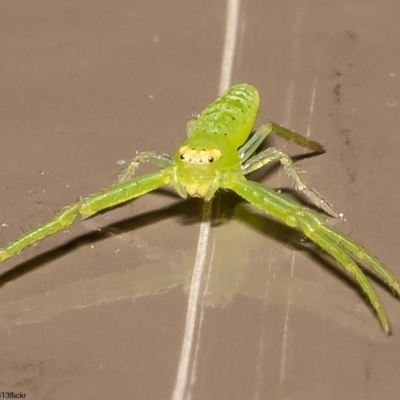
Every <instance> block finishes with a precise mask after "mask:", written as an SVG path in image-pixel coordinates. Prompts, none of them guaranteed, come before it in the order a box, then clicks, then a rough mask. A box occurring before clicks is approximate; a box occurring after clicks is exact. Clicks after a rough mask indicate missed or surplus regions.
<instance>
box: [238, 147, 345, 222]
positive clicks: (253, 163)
mask: <svg viewBox="0 0 400 400" xmlns="http://www.w3.org/2000/svg"><path fill="white" fill-rule="evenodd" d="M275 160H279V161H280V163H281V164H282V165H283V167H284V168H285V171H286V173H287V174H288V175H289V176H290V177H291V178H292V179H293V180H294V182H295V185H296V190H298V191H299V192H301V193H304V195H305V196H307V197H308V198H309V199H310V200H311V201H312V202H313V203H314V204H315V205H316V206H317V207H319V208H321V209H322V210H324V211H325V212H326V213H327V214H328V215H330V216H332V217H335V218H338V217H339V214H338V213H337V212H336V210H335V209H334V208H333V206H332V204H330V203H329V202H328V201H326V200H325V199H324V198H323V197H322V196H321V195H320V194H319V193H318V192H317V191H316V190H315V189H313V188H312V187H310V186H308V185H307V183H306V182H305V180H304V179H303V177H302V176H301V175H300V174H299V172H298V170H297V168H296V166H295V164H294V162H293V160H292V159H291V158H290V157H289V156H288V155H287V154H285V153H284V152H282V151H281V150H279V149H277V148H275V147H270V148H268V149H266V150H264V151H262V152H261V153H259V154H257V155H255V156H254V157H252V158H250V159H249V160H248V161H247V162H246V163H245V164H243V166H242V169H243V172H244V174H245V175H247V174H249V173H250V172H253V171H255V170H257V169H259V168H261V167H263V166H264V165H266V164H268V163H269V162H271V161H275Z"/></svg>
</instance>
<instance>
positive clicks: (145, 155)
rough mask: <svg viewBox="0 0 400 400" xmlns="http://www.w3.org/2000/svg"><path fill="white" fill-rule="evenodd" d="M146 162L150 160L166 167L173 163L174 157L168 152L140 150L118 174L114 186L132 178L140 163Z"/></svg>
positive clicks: (161, 166) (158, 165)
mask: <svg viewBox="0 0 400 400" xmlns="http://www.w3.org/2000/svg"><path fill="white" fill-rule="evenodd" d="M145 162H149V163H151V164H153V165H156V166H157V167H160V168H166V167H170V166H171V165H172V158H171V157H170V156H169V155H168V154H165V153H157V152H155V151H143V152H140V153H138V154H137V155H136V157H134V158H132V160H131V161H130V163H129V164H128V166H127V167H126V168H125V169H124V170H123V171H122V172H121V173H120V174H119V175H118V177H117V181H116V182H115V183H114V186H115V185H118V184H120V183H124V182H127V181H129V180H130V179H132V177H133V175H135V172H136V170H137V168H139V165H140V164H142V163H145Z"/></svg>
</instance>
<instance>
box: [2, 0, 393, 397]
mask: <svg viewBox="0 0 400 400" xmlns="http://www.w3.org/2000/svg"><path fill="white" fill-rule="evenodd" d="M399 7H400V6H399V4H398V2H396V1H369V2H365V1H351V2H349V1H340V0H339V1H336V2H331V1H319V2H313V1H311V0H300V1H299V0H298V1H294V0H293V1H265V0H251V1H250V0H249V1H242V2H241V6H240V14H239V31H238V42H237V48H236V52H235V57H234V65H233V74H232V82H249V83H252V84H254V85H255V86H257V88H258V89H259V91H260V93H261V96H262V106H261V111H260V115H259V119H258V124H260V123H262V122H265V121H267V120H273V121H276V122H278V123H281V124H284V125H286V126H288V127H290V128H292V129H294V130H296V131H298V132H300V133H304V134H309V135H310V136H312V138H313V139H315V140H318V141H320V142H321V143H323V144H324V145H325V147H326V149H327V153H326V154H325V155H323V156H319V157H314V158H311V159H307V160H303V161H301V162H300V163H299V164H298V165H299V166H300V168H301V169H302V170H306V171H307V172H306V175H305V176H306V179H307V181H308V182H309V183H310V184H311V185H312V186H313V187H315V188H317V189H318V191H319V192H320V193H323V194H324V196H326V197H327V198H328V199H329V200H330V201H331V202H332V203H333V204H334V205H335V206H336V207H337V208H338V209H339V211H341V212H343V213H344V214H345V219H342V220H338V221H331V222H332V223H333V224H334V225H335V226H337V227H338V228H339V229H341V230H343V231H345V232H347V233H350V234H351V235H352V236H353V237H354V238H356V239H357V240H359V241H360V242H361V243H363V244H364V245H365V246H366V247H367V248H368V249H370V250H371V251H372V252H374V254H376V255H378V256H379V257H380V258H381V259H382V260H383V261H384V262H385V263H386V264H387V265H388V266H389V267H390V268H391V269H392V270H393V272H395V273H396V274H397V276H400V266H399V259H400V247H399V246H398V232H399V225H400V217H399V215H400V212H399V211H400V194H399V190H398V184H397V183H396V182H397V181H396V179H397V178H396V176H397V177H398V176H399V175H400V163H399V161H398V158H399V154H400V140H399V129H400V128H399V127H400V113H399V107H400V92H399V74H400V56H399V46H400V32H399V24H398V21H399V18H400V8H399ZM226 9H227V3H226V2H224V1H215V0H213V1H212V0H205V1H204V0H203V1H183V0H180V1H179V0H175V1H170V2H165V1H160V0H153V1H148V0H147V1H145V0H136V1H127V0H119V1H118V0H117V1H115V0H113V1H111V0H105V1H101V2H99V1H93V0H88V1H77V0H76V1H49V0H45V1H39V2H31V1H27V0H20V1H18V2H15V1H9V0H6V1H2V2H1V4H0V51H1V60H0V69H1V75H0V93H1V96H0V116H1V117H0V183H1V184H0V199H1V210H0V223H1V224H2V226H1V227H0V239H1V243H6V242H7V241H8V240H11V239H12V238H14V237H16V236H17V235H18V234H19V233H20V232H21V228H22V229H28V228H29V227H30V226H34V225H35V224H37V223H39V222H41V221H43V220H45V219H46V218H49V217H51V216H52V215H54V212H55V211H56V210H58V209H60V208H62V207H63V206H65V205H67V204H70V203H72V202H74V201H76V199H77V198H78V197H79V196H85V195H88V194H90V193H93V192H96V191H97V190H99V189H101V188H104V187H108V186H110V185H111V184H112V182H113V180H114V179H115V177H116V175H117V174H118V173H119V171H120V170H121V168H122V167H121V165H119V162H118V161H120V160H129V159H130V158H131V157H133V156H134V154H135V151H136V150H157V151H162V152H167V153H170V154H173V153H174V152H175V151H176V149H177V148H178V146H179V145H180V143H181V142H182V141H183V139H184V135H185V123H186V120H187V119H188V118H189V117H190V115H192V114H193V113H194V112H198V111H201V109H202V108H203V107H204V106H205V105H206V104H208V103H209V102H210V101H211V100H213V99H214V98H215V97H216V96H217V94H218V87H219V82H220V76H221V62H222V52H223V47H224V34H225V33H224V31H225V19H226ZM268 143H269V144H271V143H276V144H277V145H279V146H281V147H282V148H284V149H285V151H287V152H288V153H290V154H292V155H296V154H302V153H303V150H302V149H298V148H296V147H294V146H291V145H286V143H284V142H283V141H280V140H275V139H271V140H270V141H269V142H268ZM145 170H146V168H144V169H143V170H142V171H145ZM253 178H254V179H257V180H260V181H264V182H265V183H267V184H268V185H270V186H272V187H275V188H289V187H291V182H290V181H289V179H287V177H286V176H285V174H284V172H283V171H282V170H281V169H276V168H272V169H268V170H267V173H259V174H256V175H255V176H254V177H253ZM220 201H221V203H220V204H221V205H223V209H224V213H225V214H227V215H230V217H231V218H230V219H229V221H228V220H223V221H222V222H221V223H220V224H219V225H218V226H216V227H214V228H213V230H212V233H211V238H210V245H209V247H210V249H211V248H212V247H213V249H214V250H213V251H214V253H213V257H212V270H211V273H210V276H209V280H208V284H209V286H208V288H207V293H206V294H205V295H204V297H203V298H202V307H203V308H202V313H203V314H202V315H203V323H202V325H201V327H200V330H199V332H200V333H199V336H198V337H197V341H196V345H198V349H197V353H195V354H194V355H193V359H192V361H193V368H194V369H193V371H192V374H191V375H190V376H191V377H192V378H191V379H192V383H191V385H188V388H187V391H186V392H185V393H184V395H183V396H182V397H180V398H189V397H190V396H191V398H192V399H231V400H232V399H265V398H269V399H307V400H311V399H321V398H323V399H325V400H329V399H378V398H385V399H397V398H398V396H399V394H398V393H399V391H400V380H399V378H398V360H399V356H400V317H399V310H400V308H399V304H398V302H397V301H396V300H395V299H394V298H393V297H392V296H391V294H390V292H389V291H388V290H386V289H384V288H382V287H380V288H379V285H375V286H378V292H379V294H380V296H381V298H382V300H383V302H384V305H385V307H386V309H387V311H388V313H389V315H390V318H391V321H392V324H393V327H394V333H395V335H394V337H392V338H390V339H387V338H385V336H384V334H383V333H382V331H381V329H380V327H379V324H378V322H377V320H376V318H375V317H374V315H373V313H372V311H371V309H370V308H369V307H368V304H367V302H366V301H365V300H364V298H363V296H361V295H360V293H359V291H358V290H357V289H356V288H355V287H354V286H353V285H352V283H351V281H349V280H348V279H346V277H345V276H344V275H343V274H341V272H340V267H338V266H337V265H335V264H334V263H329V262H326V260H324V258H323V257H321V256H320V253H319V252H318V251H315V249H314V250H313V248H312V247H309V246H306V247H305V246H304V243H302V241H301V235H298V234H296V233H293V232H292V231H291V230H289V229H285V228H284V227H282V226H280V225H279V224H276V223H274V222H272V221H271V220H269V219H267V218H265V216H263V215H262V214H260V213H258V212H257V211H254V210H253V209H252V208H251V207H248V206H246V205H245V204H243V203H238V201H237V198H236V197H235V196H230V195H224V196H221V198H220ZM200 213H201V208H200V203H199V202H198V201H196V200H189V201H182V200H180V199H178V198H177V197H175V196H173V195H171V194H170V192H168V191H159V192H156V193H153V194H150V195H148V196H146V197H144V198H142V199H139V200H137V201H135V202H133V203H130V204H129V205H127V206H125V207H122V208H118V209H116V210H114V211H112V212H110V213H107V214H102V215H100V216H98V217H96V218H93V219H90V220H87V221H83V222H80V223H77V224H75V225H73V226H72V227H71V228H70V229H68V230H67V231H66V232H64V233H59V234H58V235H55V236H54V237H51V238H48V239H47V240H46V241H44V242H42V243H40V244H39V245H38V246H35V248H33V249H29V250H27V251H26V252H24V253H23V254H22V255H21V256H18V257H15V258H14V259H11V260H10V261H8V262H7V263H5V264H4V265H2V273H3V274H2V276H1V281H0V283H1V290H0V343H1V345H0V391H16V392H19V391H22V392H23V393H26V394H27V398H28V399H41V400H43V399H109V398H115V399H116V398H121V399H122V398H130V399H170V398H172V393H174V387H175V379H176V376H177V370H178V364H179V357H180V351H181V346H182V337H183V331H184V325H185V316H186V309H187V292H188V285H189V282H190V276H191V271H192V269H193V263H194V258H195V254H196V246H197V240H198V235H199V223H200V220H199V216H200ZM100 229H101V230H100ZM307 248H309V250H307ZM209 253H210V254H211V250H210V251H209ZM209 260H211V255H209ZM175 399H178V397H176V392H175Z"/></svg>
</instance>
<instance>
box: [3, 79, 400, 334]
mask: <svg viewBox="0 0 400 400" xmlns="http://www.w3.org/2000/svg"><path fill="white" fill-rule="evenodd" d="M259 105H260V97H259V94H258V91H257V89H255V88H254V87H253V86H251V85H249V84H245V83H242V84H237V85H234V86H232V87H231V88H230V89H229V90H228V91H227V92H226V93H224V94H223V95H222V96H221V97H219V98H217V99H216V100H215V101H214V102H212V103H211V104H210V105H208V106H207V107H206V108H205V109H204V111H203V112H202V113H201V114H200V115H199V116H198V117H196V118H193V119H191V120H189V122H188V124H187V139H186V141H185V142H184V143H183V145H182V146H181V147H180V148H179V150H178V152H177V153H176V154H175V156H174V157H173V158H171V157H170V156H168V155H167V154H163V153H156V152H152V151H149V152H142V153H138V154H137V156H136V157H135V158H133V159H132V161H131V162H130V164H129V165H128V167H127V168H126V169H125V170H124V171H123V172H122V173H121V174H120V175H119V177H118V180H117V182H116V184H115V185H114V186H112V187H110V188H108V189H104V190H102V191H100V192H98V193H95V194H92V195H90V196H88V197H86V198H83V199H81V200H80V201H79V202H77V203H75V204H72V205H69V206H67V207H65V208H63V209H62V210H61V211H60V212H59V213H58V214H56V215H55V216H54V217H53V218H51V219H49V220H48V221H46V222H43V223H42V224H40V225H38V226H37V227H35V228H33V229H31V230H29V231H27V232H26V233H24V234H22V235H21V236H20V237H18V238H17V239H15V240H13V241H11V242H10V243H8V244H7V245H6V246H4V247H3V248H2V249H0V262H2V261H4V260H6V259H8V258H9V257H11V256H13V255H14V254H16V253H19V252H21V251H22V250H23V249H25V248H26V247H28V246H30V245H32V244H34V243H36V242H38V241H40V240H42V239H44V238H45V237H47V236H50V235H52V234H54V233H56V232H58V231H60V230H62V229H64V228H66V227H67V226H69V225H70V224H72V222H73V221H74V220H75V219H76V218H77V217H78V216H81V217H83V218H87V217H90V216H92V215H94V214H96V213H97V212H99V211H102V210H104V209H107V208H111V207H114V206H116V205H118V204H121V203H124V202H127V201H129V200H132V199H134V198H136V197H139V196H143V195H144V194H146V193H149V192H151V191H153V190H155V189H158V188H159V187H160V186H162V185H172V186H173V187H174V188H175V190H176V191H177V192H178V194H179V195H180V196H181V197H183V198H187V197H188V196H190V197H201V198H204V199H205V201H210V200H211V199H212V198H213V196H214V194H215V192H216V191H217V190H218V189H229V190H233V191H234V192H236V193H237V194H238V195H239V196H241V197H243V198H244V199H245V200H247V201H248V202H249V203H251V204H252V205H254V206H256V207H258V208H260V209H261V210H263V211H265V212H266V213H267V214H268V215H271V216H273V217H275V218H277V219H278V220H280V221H282V222H283V223H285V224H286V225H288V226H290V227H293V228H298V229H300V230H301V231H302V232H303V233H304V234H305V235H306V236H307V237H308V238H309V239H310V240H312V241H313V242H314V243H315V244H317V245H318V246H319V247H321V248H322V249H323V250H325V251H326V252H327V253H328V254H330V255H331V256H332V257H333V258H334V259H335V260H336V261H337V262H339V264H341V265H342V267H343V268H344V269H345V270H346V271H347V272H348V273H350V275H352V276H353V278H354V279H355V280H356V282H357V283H358V285H359V286H360V287H361V289H362V290H363V291H364V292H365V294H366V296H367V297H368V299H369V301H370V302H371V304H372V306H373V308H374V309H375V311H376V314H377V316H378V318H379V321H380V323H381V326H382V329H383V330H384V332H385V333H386V335H388V336H389V335H390V334H391V330H390V325H389V321H388V317H387V315H386V312H385V310H384V308H383V306H382V304H381V301H380V300H379V298H378V295H377V293H376V292H375V290H374V288H373V287H372V285H371V283H370V282H369V280H368V279H367V277H366V276H365V274H364V273H363V271H362V269H361V268H360V267H359V266H358V262H363V263H365V264H366V265H368V266H369V267H370V268H371V269H372V270H373V271H374V272H375V273H376V274H377V275H378V276H379V277H381V278H382V279H383V280H384V281H385V282H386V283H387V285H388V286H390V287H391V288H392V289H393V290H394V291H395V292H396V294H397V295H399V296H400V283H399V281H398V280H397V279H396V277H395V276H394V275H393V274H392V273H391V272H390V271H389V270H388V269H387V267H386V266H385V265H384V264H382V262H380V261H379V260H378V259H377V258H376V257H375V256H374V255H372V254H371V253H370V252H368V251H367V250H366V249H365V248H364V247H363V246H362V245H361V244H359V243H358V242H356V241H355V240H353V239H351V238H350V237H349V236H347V235H345V234H343V233H341V232H340V231H338V230H337V229H335V228H333V227H331V226H329V225H328V224H327V223H326V222H325V220H324V219H323V218H322V217H321V216H320V215H319V214H317V213H316V212H314V211H312V210H310V209H308V208H306V207H304V206H302V205H300V204H298V203H297V202H295V201H294V200H292V199H291V198H289V197H286V196H284V195H282V194H280V193H278V192H276V191H275V190H273V189H270V188H268V187H265V186H262V185H261V184H259V183H257V182H254V181H249V180H247V179H246V175H247V174H249V173H250V172H253V171H255V170H257V169H259V168H261V167H263V166H264V165H266V164H268V163H269V162H271V161H274V160H279V161H280V162H281V164H282V165H283V167H284V168H285V170H286V172H287V173H288V174H289V176H290V177H291V178H292V179H293V180H294V182H295V185H296V189H297V190H299V191H300V192H302V193H303V194H304V195H306V196H307V197H308V198H309V199H310V200H311V201H312V202H313V203H314V204H315V205H316V206H318V207H319V208H321V209H322V210H323V211H325V212H326V213H327V214H328V215H330V216H332V217H336V218H337V217H339V214H338V213H337V212H336V211H335V210H334V208H333V207H332V205H331V204H329V203H328V202H327V201H326V200H324V199H323V198H322V196H321V195H320V194H319V193H318V192H317V191H316V190H314V189H312V188H310V187H309V186H308V185H307V184H306V183H305V181H304V180H303V178H302V177H301V176H300V174H299V173H298V171H297V169H296V167H295V165H294V163H293V161H292V159H291V158H290V157H289V156H288V155H286V154H285V153H283V152H282V151H280V150H279V149H277V148H275V147H270V148H268V149H266V150H264V151H261V152H259V153H257V154H256V150H257V148H258V147H259V146H260V144H261V143H262V142H263V140H264V139H265V138H266V137H267V136H268V135H269V134H270V133H272V132H274V133H276V134H278V135H279V136H281V137H283V138H285V139H287V140H291V141H293V142H295V143H296V144H298V145H300V146H302V147H305V148H309V149H311V150H313V151H315V152H318V153H323V152H324V149H323V147H322V146H321V145H320V144H319V143H317V142H314V141H310V140H308V139H307V138H305V137H303V136H301V135H299V134H297V133H295V132H292V131H290V130H288V129H286V128H283V127H281V126H279V125H277V124H275V123H273V122H269V123H267V124H264V125H262V126H261V127H260V128H258V130H257V131H256V132H255V133H254V134H253V135H251V131H252V128H253V125H254V122H255V119H256V116H257V113H258V109H259ZM143 162H150V163H152V164H155V165H156V166H158V167H160V168H161V169H160V170H158V171H156V172H152V173H148V174H145V175H142V176H139V177H133V176H134V173H135V170H136V168H137V167H138V166H139V164H140V163H143Z"/></svg>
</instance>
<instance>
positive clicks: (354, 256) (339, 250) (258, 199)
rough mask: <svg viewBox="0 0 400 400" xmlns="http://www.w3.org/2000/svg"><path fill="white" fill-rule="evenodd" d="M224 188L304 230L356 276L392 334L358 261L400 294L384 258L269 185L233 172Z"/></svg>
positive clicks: (386, 328) (399, 286)
mask: <svg viewBox="0 0 400 400" xmlns="http://www.w3.org/2000/svg"><path fill="white" fill-rule="evenodd" d="M221 187H222V188H224V189H230V190H233V191H234V192H236V193H237V194H238V195H239V196H241V197H243V198H244V199H245V200H247V201H248V202H250V203H251V204H253V205H254V206H256V207H258V208H260V209H261V210H263V211H265V212H266V213H267V214H269V215H271V216H273V217H275V218H277V219H279V220H281V221H282V222H284V223H285V224H287V225H289V226H291V227H294V228H299V229H301V230H302V231H303V233H304V234H305V235H306V236H307V237H308V238H309V239H310V240H312V241H313V242H314V243H315V244H317V245H318V246H319V247H321V248H322V249H323V250H325V251H326V252H327V253H328V254H330V255H331V256H332V257H333V258H334V259H335V260H336V261H337V262H338V263H340V264H341V266H342V267H343V268H344V269H345V270H346V271H347V272H348V273H349V274H351V275H352V276H353V278H354V279H355V280H356V282H357V283H358V285H359V286H360V288H361V289H362V290H363V291H364V293H365V295H366V296H367V297H368V299H369V301H370V303H371V305H372V307H373V308H374V310H375V311H376V314H377V316H378V319H379V321H380V324H381V326H382V328H383V330H384V332H385V333H386V335H388V336H389V335H390V334H391V330H390V324H389V321H388V317H387V314H386V312H385V310H384V308H383V306H382V303H381V301H380V299H379V297H378V295H377V293H376V291H375V289H374V288H373V287H372V285H371V283H370V282H369V280H368V279H367V277H366V276H365V274H364V273H363V271H362V270H361V268H360V267H359V266H358V264H357V262H356V261H357V260H358V261H363V262H364V263H365V264H366V265H367V266H368V267H369V268H371V269H372V270H373V271H375V272H376V273H377V274H378V275H379V276H380V277H381V278H382V279H384V280H385V282H386V283H387V284H388V285H389V286H390V287H391V288H392V289H393V290H394V291H395V292H396V293H397V294H398V295H400V282H399V281H398V280H397V279H396V277H395V276H394V275H393V274H392V273H391V272H390V271H389V270H388V269H387V267H386V266H385V265H384V264H383V263H382V262H381V261H379V260H378V259H377V258H376V257H375V256H373V255H372V254H371V253H369V252H368V251H367V250H366V249H365V248H364V247H363V246H362V245H361V244H359V243H358V242H356V241H355V240H353V239H351V238H350V237H348V236H347V235H345V234H343V233H341V232H339V231H338V230H336V229H335V228H333V227H331V226H329V225H327V224H326V222H325V221H324V219H323V218H321V216H319V215H318V214H317V213H315V212H314V211H312V210H309V209H307V208H305V207H302V206H300V205H299V204H297V203H296V202H295V201H294V200H292V199H290V198H289V197H286V196H283V195H281V194H279V193H277V192H275V191H274V190H272V189H270V188H267V187H264V186H262V185H260V184H259V183H257V182H252V181H248V180H246V179H244V178H241V177H238V176H237V175H233V174H232V175H230V176H229V177H226V178H225V180H224V182H223V183H222V185H221Z"/></svg>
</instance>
